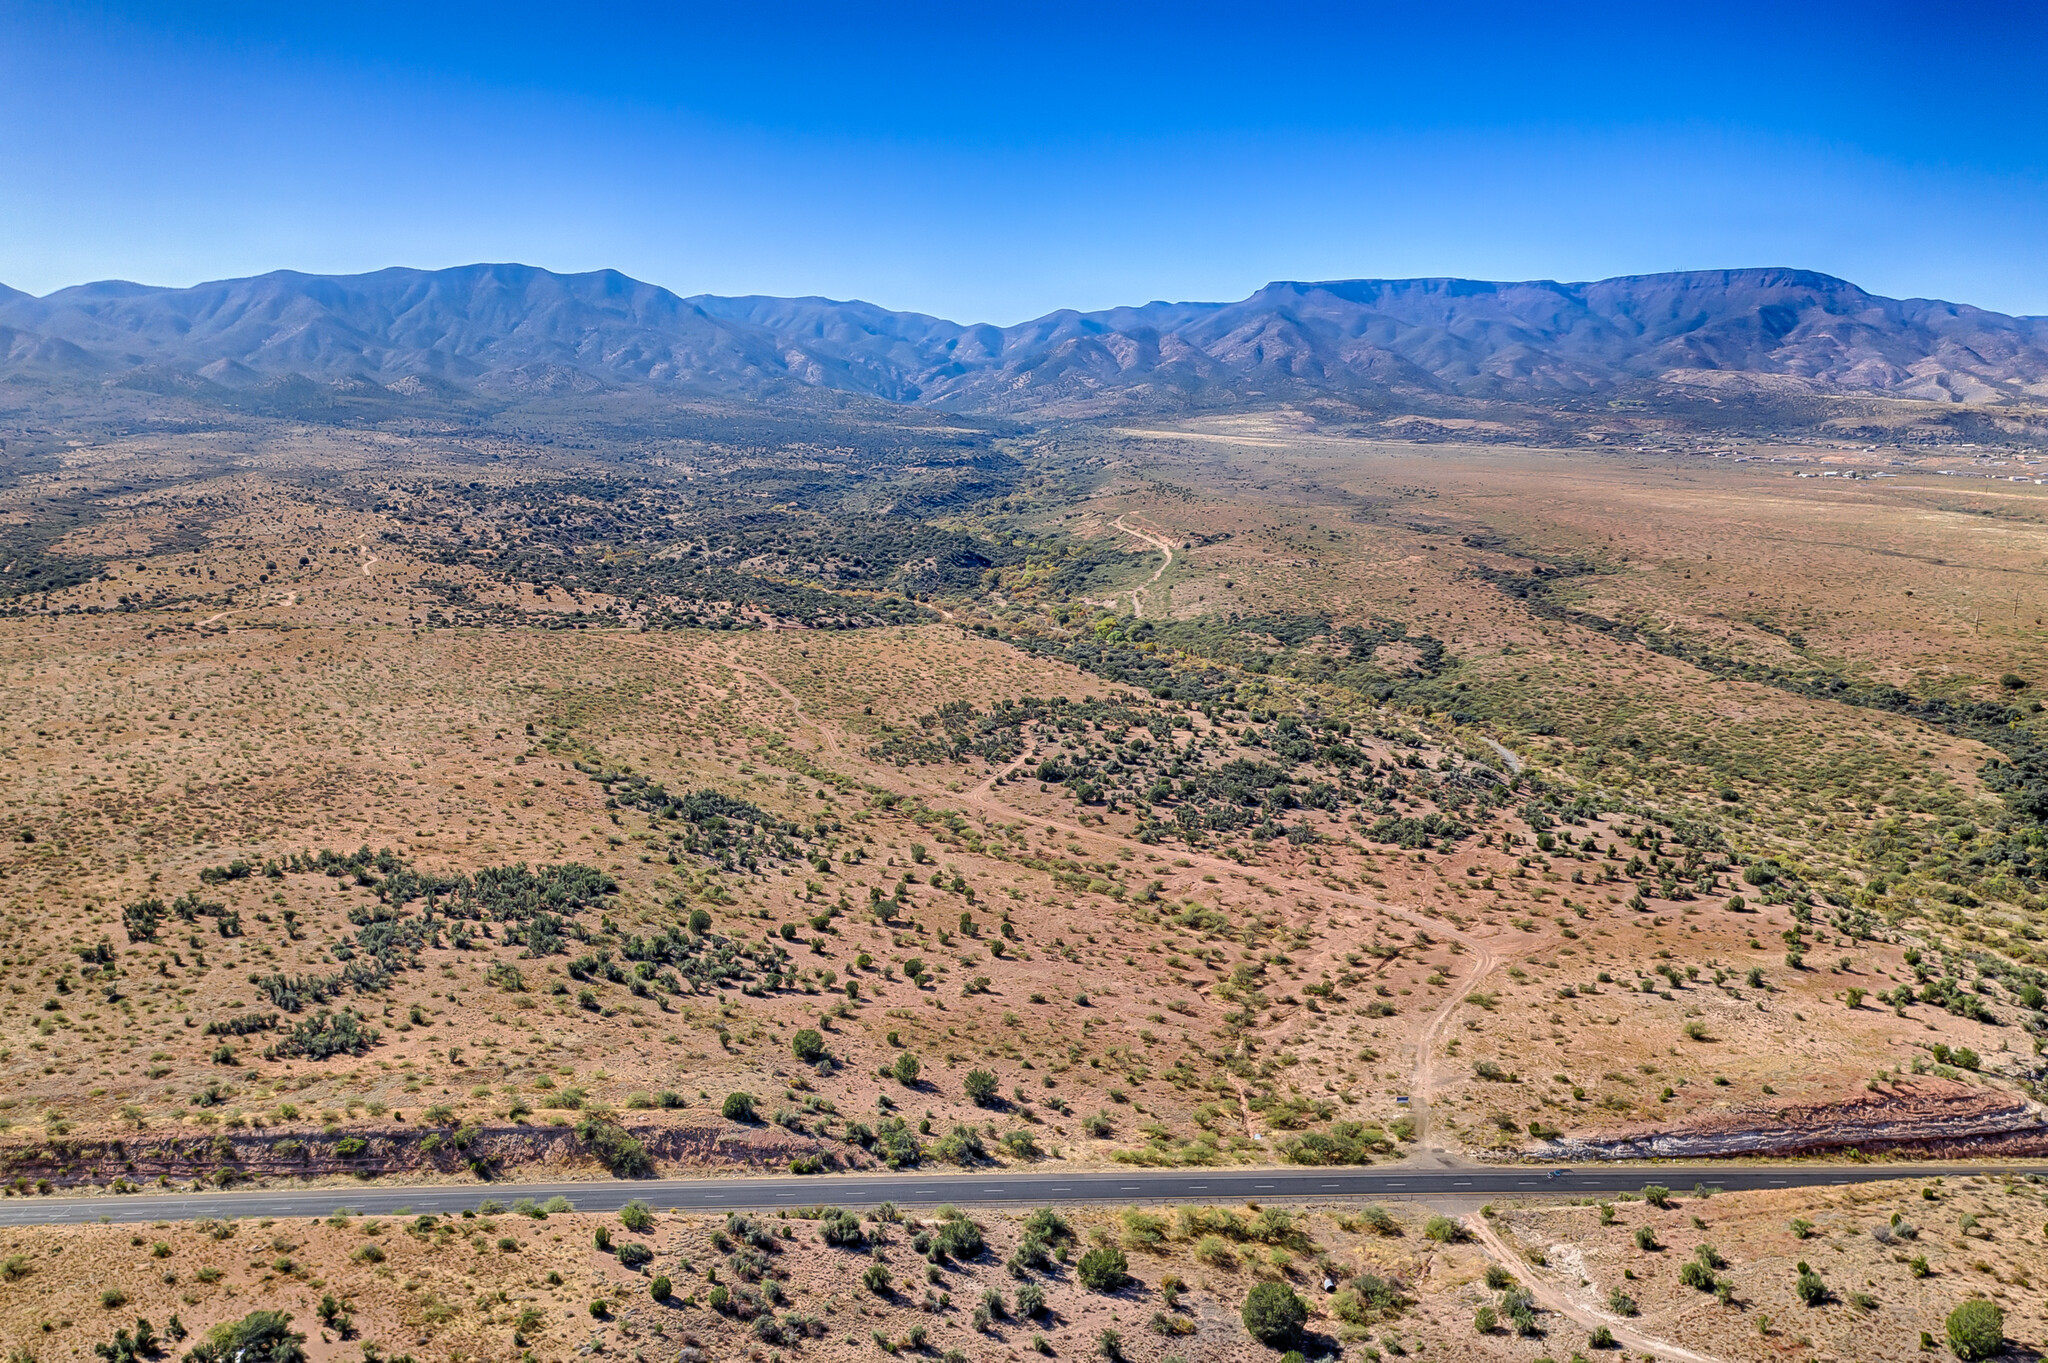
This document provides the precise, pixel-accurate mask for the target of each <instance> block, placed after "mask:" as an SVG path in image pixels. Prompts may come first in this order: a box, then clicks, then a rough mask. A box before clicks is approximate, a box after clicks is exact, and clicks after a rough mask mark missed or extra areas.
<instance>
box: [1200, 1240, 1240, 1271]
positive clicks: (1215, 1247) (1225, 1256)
mask: <svg viewBox="0 0 2048 1363" xmlns="http://www.w3.org/2000/svg"><path fill="white" fill-rule="evenodd" d="M1195 1258H1196V1259H1197V1260H1199V1261H1200V1262H1202V1263H1205V1264H1207V1265H1209V1267H1211V1268H1228V1267H1229V1266H1230V1265H1231V1264H1233V1263H1235V1262H1237V1255H1236V1254H1235V1253H1233V1252H1232V1250H1231V1248H1230V1242H1229V1241H1227V1240H1225V1239H1224V1238H1223V1237H1222V1236H1220V1235H1204V1236H1203V1237H1202V1238H1201V1239H1199V1240H1197V1241H1195Z"/></svg>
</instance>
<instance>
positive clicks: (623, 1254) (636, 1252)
mask: <svg viewBox="0 0 2048 1363" xmlns="http://www.w3.org/2000/svg"><path fill="white" fill-rule="evenodd" d="M653 1262H654V1251H653V1250H651V1249H649V1248H647V1246H645V1245H643V1244H641V1243H640V1242H639V1241H638V1240H627V1241H625V1242H623V1243H621V1244H620V1246H619V1265H620V1267H622V1268H644V1267H646V1266H647V1265H648V1264H651V1263H653Z"/></svg>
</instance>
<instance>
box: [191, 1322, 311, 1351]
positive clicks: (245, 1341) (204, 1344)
mask: <svg viewBox="0 0 2048 1363" xmlns="http://www.w3.org/2000/svg"><path fill="white" fill-rule="evenodd" d="M291 1323H292V1318H291V1317H290V1316H289V1315H287V1314H286V1313H284V1312H283V1311H251V1312H250V1313H249V1314H248V1315H246V1316H244V1317H242V1318H241V1319H240V1320H232V1321H223V1322H222V1323H220V1324H219V1325H216V1326H214V1327H213V1329H211V1330H209V1331H207V1334H206V1338H205V1339H204V1340H202V1341H201V1342H200V1344H199V1347H198V1348H196V1349H194V1350H192V1352H190V1353H188V1354H186V1355H185V1359H186V1363H305V1360H306V1350H305V1349H304V1347H303V1346H304V1344H305V1342H306V1337H305V1336H304V1335H302V1334H299V1333H297V1332H296V1331H294V1330H293V1329H292V1328H291Z"/></svg>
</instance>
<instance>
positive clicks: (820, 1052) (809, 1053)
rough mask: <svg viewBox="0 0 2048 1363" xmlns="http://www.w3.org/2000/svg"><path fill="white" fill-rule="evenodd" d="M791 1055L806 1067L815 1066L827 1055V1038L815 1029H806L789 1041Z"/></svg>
mask: <svg viewBox="0 0 2048 1363" xmlns="http://www.w3.org/2000/svg"><path fill="white" fill-rule="evenodd" d="M789 1049H790V1053H791V1054H793V1055H795V1056H796V1058H797V1059H799V1060H801V1061H803V1062H804V1063H805V1064H806V1065H815V1064H817V1063H818V1061H819V1060H821V1059H823V1058H824V1055H825V1037H824V1034H823V1033H821V1032H819V1031H818V1029H817V1028H815V1027H805V1028H803V1029H802V1030H800V1031H799V1032H798V1033H797V1034H796V1035H795V1036H793V1037H791V1038H790V1039H789Z"/></svg>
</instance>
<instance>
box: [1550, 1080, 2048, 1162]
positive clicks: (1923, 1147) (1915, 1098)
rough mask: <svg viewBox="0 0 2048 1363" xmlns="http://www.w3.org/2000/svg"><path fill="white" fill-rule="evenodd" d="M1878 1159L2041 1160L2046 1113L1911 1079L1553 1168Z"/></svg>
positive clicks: (2013, 1098) (1631, 1140)
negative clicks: (1840, 1155)
mask: <svg viewBox="0 0 2048 1363" xmlns="http://www.w3.org/2000/svg"><path fill="white" fill-rule="evenodd" d="M1843 1150H1859V1151H1862V1152H1864V1153H1866V1154H1872V1153H1876V1152H1878V1151H1885V1152H1889V1153H1900V1154H1918V1155H1926V1156H1930V1157H1935V1158H1972V1157H1982V1156H1987V1155H2004V1156H2018V1155H2031V1154H2041V1153H2048V1113H2044V1112H2043V1110H2042V1108H2041V1107H2040V1105H2039V1104H2037V1103H2034V1102H2031V1101H2029V1100H2028V1099H2027V1098H2026V1097H2025V1096H2024V1095H2022V1094H2018V1093H2011V1092H2007V1091H2004V1090H2000V1089H1990V1088H1977V1087H1973V1086H1971V1085H1968V1084H1964V1083H1959V1082H1956V1081H1954V1080H1947V1079H1916V1080H1913V1081H1910V1082H1901V1083H1894V1084H1890V1085H1885V1086H1881V1087H1878V1088H1875V1089H1872V1090H1870V1091H1868V1092H1864V1093H1858V1094H1856V1095H1854V1096H1853V1097H1849V1098H1844V1099H1842V1100H1840V1101H1838V1102H1831V1103H1806V1104H1796V1105H1787V1106H1783V1107H1772V1108H1765V1107H1752V1108H1748V1109H1743V1110H1738V1111H1733V1112H1723V1113H1718V1114H1714V1115H1710V1116H1703V1117H1700V1118H1698V1119H1697V1120H1694V1121H1689V1122H1685V1123H1683V1124H1681V1125H1675V1126H1652V1127H1642V1128H1638V1129H1635V1130H1624V1131H1615V1132H1603V1133H1595V1134H1592V1135H1584V1136H1568V1137H1565V1138H1563V1139H1560V1140H1556V1141H1551V1142H1547V1143H1546V1144H1545V1145H1544V1146H1543V1147H1542V1154H1543V1155H1544V1156H1545V1157H1547V1158H1552V1159H1559V1158H1562V1159H1588V1160H1591V1159H1698V1158H1702V1157H1712V1156H1715V1155H1816V1154H1823V1153H1827V1152H1831V1151H1843Z"/></svg>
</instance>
